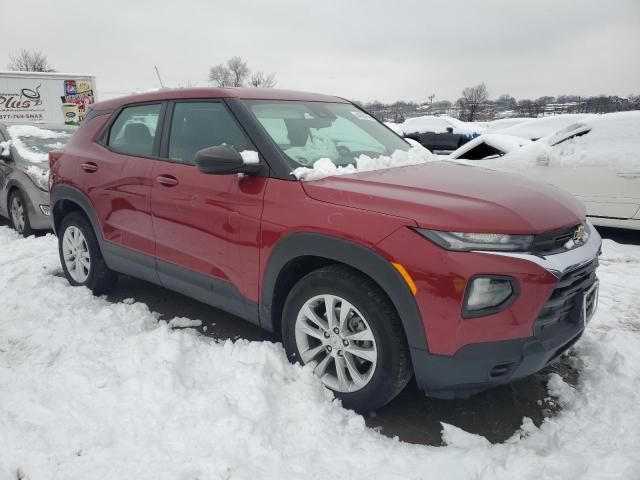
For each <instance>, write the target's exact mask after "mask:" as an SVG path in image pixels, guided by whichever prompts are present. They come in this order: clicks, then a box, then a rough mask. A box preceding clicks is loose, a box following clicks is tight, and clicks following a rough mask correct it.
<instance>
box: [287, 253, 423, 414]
mask: <svg viewBox="0 0 640 480" xmlns="http://www.w3.org/2000/svg"><path fill="white" fill-rule="evenodd" d="M327 312H333V315H331V314H329V315H327ZM343 312H344V314H343ZM330 317H333V318H330ZM282 338H283V343H284V347H285V350H286V352H287V356H288V357H289V360H290V361H291V362H298V363H301V364H305V363H308V364H311V365H313V366H314V373H316V374H320V375H321V377H320V379H321V381H322V382H323V383H324V385H325V386H327V388H329V389H330V390H332V391H333V392H334V393H335V396H336V397H337V398H339V399H341V400H342V404H343V405H344V406H345V407H347V408H353V409H355V410H359V411H363V412H364V411H369V410H375V409H376V408H379V407H382V406H384V405H386V404H387V403H388V402H390V401H391V400H392V399H393V398H394V397H395V396H396V395H398V394H399V393H400V392H401V391H402V389H403V388H404V387H405V386H406V385H407V383H408V382H409V380H410V379H411V376H412V369H411V361H410V357H409V349H408V347H407V342H406V337H405V333H404V330H403V328H402V324H401V322H400V318H399V317H398V314H397V312H396V311H395V308H394V307H393V305H392V303H391V301H390V300H389V298H388V297H387V295H386V294H385V293H384V292H383V291H382V289H381V288H380V287H379V286H378V285H377V284H376V283H375V282H373V281H372V280H371V279H369V278H368V277H366V276H364V275H362V274H360V273H359V272H357V271H355V270H353V269H351V268H349V267H346V266H344V265H330V266H327V267H323V268H320V269H318V270H315V271H313V272H311V273H309V274H307V275H306V276H304V277H303V278H302V279H301V280H300V281H299V282H298V283H297V284H296V285H295V286H294V287H293V289H292V290H291V292H290V294H289V296H288V298H287V301H286V303H285V306H284V313H283V319H282ZM305 359H306V362H305ZM340 372H342V373H340Z"/></svg>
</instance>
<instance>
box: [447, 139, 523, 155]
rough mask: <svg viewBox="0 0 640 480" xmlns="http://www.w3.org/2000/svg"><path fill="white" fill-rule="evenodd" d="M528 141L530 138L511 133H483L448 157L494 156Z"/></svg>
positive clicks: (507, 151) (505, 152) (503, 153)
mask: <svg viewBox="0 0 640 480" xmlns="http://www.w3.org/2000/svg"><path fill="white" fill-rule="evenodd" d="M529 143H531V140H527V139H526V138H522V137H515V136H513V135H501V134H499V133H483V134H482V135H480V136H479V137H476V138H474V139H473V140H471V141H469V142H467V143H465V144H464V145H462V146H461V147H460V148H458V149H457V150H455V151H453V152H451V154H449V158H451V159H458V158H460V159H466V160H484V159H487V158H496V157H501V156H502V155H505V154H507V153H509V152H510V151H512V150H515V149H517V148H520V147H521V146H523V145H527V144H529Z"/></svg>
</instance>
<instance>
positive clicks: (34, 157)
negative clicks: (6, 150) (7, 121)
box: [7, 125, 71, 163]
mask: <svg viewBox="0 0 640 480" xmlns="http://www.w3.org/2000/svg"><path fill="white" fill-rule="evenodd" d="M7 130H8V131H9V136H10V137H11V144H12V146H13V147H14V148H15V149H16V150H17V151H18V154H19V155H20V156H21V157H22V158H24V159H25V160H28V161H30V162H34V163H44V162H47V161H48V160H49V153H48V150H54V149H57V148H63V147H64V145H65V143H66V141H67V140H68V139H69V138H71V132H66V131H62V130H56V131H54V130H48V129H46V128H40V127H36V126H35V125H11V126H9V127H7ZM27 138H35V139H43V140H48V139H65V140H64V141H61V140H58V141H57V142H55V143H49V144H46V145H44V146H45V147H46V148H47V151H45V152H42V151H40V150H39V149H38V148H34V147H33V146H29V145H27V144H26V143H25V140H26V139H27Z"/></svg>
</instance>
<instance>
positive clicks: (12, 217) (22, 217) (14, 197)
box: [9, 190, 34, 237]
mask: <svg viewBox="0 0 640 480" xmlns="http://www.w3.org/2000/svg"><path fill="white" fill-rule="evenodd" d="M9 221H10V222H11V227H12V228H13V229H14V230H15V231H16V232H18V233H19V234H20V235H22V236H23V237H28V236H29V235H33V233H34V232H33V229H32V228H31V222H30V221H29V209H28V208H27V204H26V202H25V201H24V197H23V196H22V193H21V192H20V190H15V191H13V192H12V193H11V195H10V196H9Z"/></svg>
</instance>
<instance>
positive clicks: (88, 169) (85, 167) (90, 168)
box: [80, 162, 98, 173]
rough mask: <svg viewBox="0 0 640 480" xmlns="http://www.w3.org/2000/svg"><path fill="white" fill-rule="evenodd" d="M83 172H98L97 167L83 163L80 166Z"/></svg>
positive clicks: (94, 164) (93, 164)
mask: <svg viewBox="0 0 640 480" xmlns="http://www.w3.org/2000/svg"><path fill="white" fill-rule="evenodd" d="M80 166H81V167H82V169H83V170H84V171H85V172H88V173H93V172H97V171H98V165H97V164H96V163H93V162H85V163H83V164H82V165H80Z"/></svg>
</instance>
